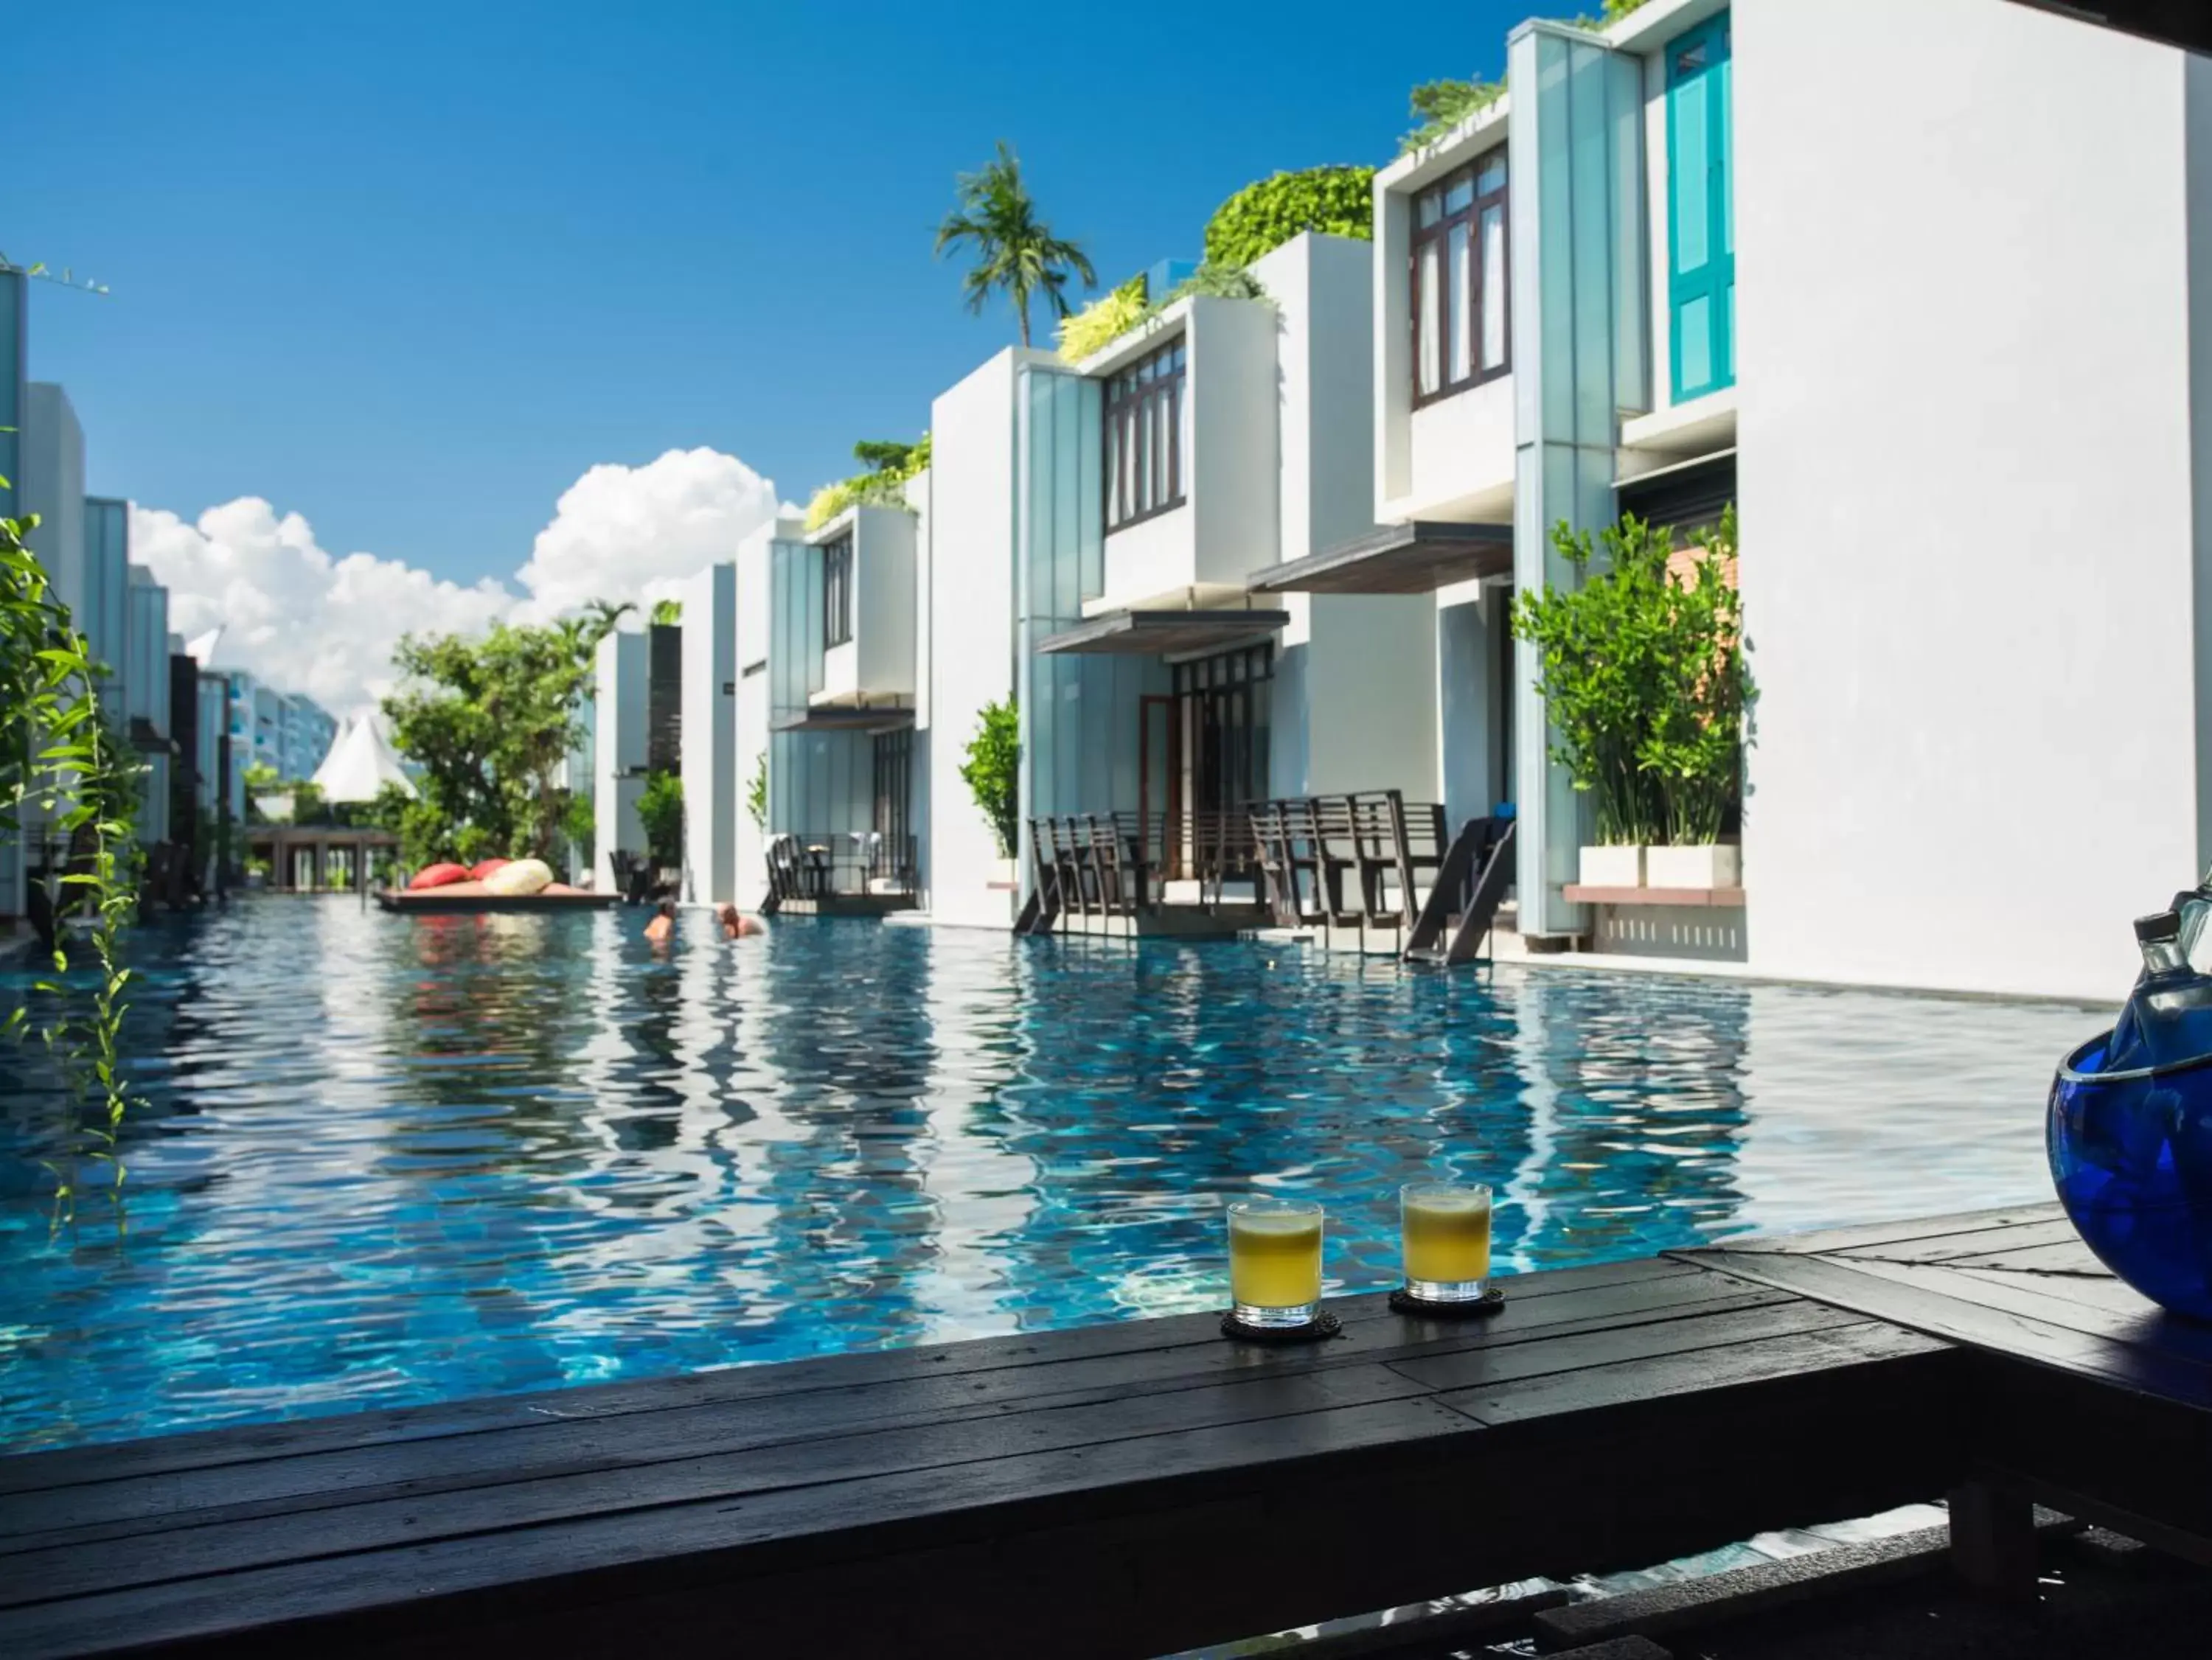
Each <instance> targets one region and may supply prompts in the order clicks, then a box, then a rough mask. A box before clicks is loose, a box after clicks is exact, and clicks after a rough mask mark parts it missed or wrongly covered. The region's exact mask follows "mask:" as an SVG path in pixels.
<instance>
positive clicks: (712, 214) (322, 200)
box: [0, 0, 1527, 582]
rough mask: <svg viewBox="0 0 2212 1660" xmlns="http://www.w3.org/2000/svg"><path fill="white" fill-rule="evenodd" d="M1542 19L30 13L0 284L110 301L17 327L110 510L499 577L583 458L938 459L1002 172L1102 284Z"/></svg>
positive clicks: (179, 9) (1004, 10) (761, 11)
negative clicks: (973, 190)
mask: <svg viewBox="0 0 2212 1660" xmlns="http://www.w3.org/2000/svg"><path fill="white" fill-rule="evenodd" d="M1526 9H1527V8H1526V7H1525V5H1522V4H1498V3H1474V4H1464V5H1457V6H1450V7H1438V8H1436V9H1415V10H1413V11H1410V12H1409V11H1404V10H1400V11H1395V12H1389V13H1374V14H1370V13H1364V12H1361V11H1359V10H1358V9H1346V8H1344V7H1341V6H1335V7H1322V6H1318V5H1286V6H1281V7H1278V8H1274V9H1265V8H1258V7H1253V6H1249V5H1243V6H1236V7H1226V6H1224V7H1218V8H1186V7H1168V8H1157V9H1152V10H1150V11H1149V12H1143V11H1139V12H1137V13H1128V12H1123V13H1121V14H1118V15H1116V14H1109V13H1101V12H1098V11H1097V10H1095V9H1085V10H1073V9H1071V10H1069V11H1067V12H1066V13H1065V14H1064V15H1054V14H1053V13H1052V12H1049V11H1047V10H1041V9H1038V8H1035V7H1022V8H1012V7H996V6H969V7H963V8H958V9H954V8H950V7H945V8H939V7H933V6H914V5H902V6H872V5H867V6H842V7H836V8H823V7H816V6H805V5H798V6H794V5H777V6H763V7H752V6H728V5H708V4H678V3H645V4H640V5H636V6H634V7H630V6H623V7H617V6H610V5H605V4H604V3H602V4H599V5H592V6H586V5H583V4H580V3H566V0H562V3H544V4H531V5H523V4H494V3H483V4H468V5H462V6H454V5H451V4H446V5H437V6H432V5H421V4H411V3H385V4H378V5H374V6H364V7H353V6H347V7H337V6H320V5H300V4H298V3H296V0H293V3H284V4H260V3H246V0H221V3H217V4H214V5H208V6H179V5H176V4H173V3H150V4H125V3H111V0H74V3H70V4H66V5H35V6H34V5H28V4H26V5H21V6H16V7H11V8H10V9H9V12H10V15H9V21H8V23H7V31H8V34H9V45H10V48H11V50H10V51H9V61H10V66H11V69H12V70H14V75H13V76H12V78H11V92H12V93H13V94H14V95H15V100H16V111H15V131H16V135H17V136H16V140H15V142H14V143H13V144H12V145H11V146H10V147H9V154H10V160H9V164H8V173H7V189H6V191H5V193H4V196H0V250H4V251H5V252H6V253H7V254H8V255H9V257H12V258H15V259H17V260H27V259H32V258H38V259H45V260H47V261H49V262H51V263H52V264H63V263H64V262H65V263H67V264H70V265H72V266H74V267H75V268H76V270H77V271H78V272H79V273H80V274H81V275H84V274H89V275H91V276H96V277H98V278H99V279H100V280H102V281H104V282H107V283H109V284H111V285H112V288H113V294H112V297H111V298H108V299H106V300H94V299H89V298H86V297H83V296H81V295H73V294H64V293H62V292H60V291H58V290H57V289H54V288H40V289H39V290H38V291H37V292H36V294H35V298H34V300H33V318H32V330H33V336H32V371H33V374H34V376H36V377H37V378H39V379H61V380H63V381H64V382H65V383H66V384H67V385H68V386H69V387H70V393H71V396H72V397H73V398H74V399H75V401H76V406H77V409H78V411H79V413H80V415H82V417H83V420H84V422H85V426H86V429H87V435H88V446H89V452H90V481H89V482H90V484H91V486H92V488H94V490H95V491H97V492H100V493H106V494H125V495H129V496H131V497H132V498H134V499H135V500H137V501H139V502H141V503H142V504H145V505H148V506H158V507H163V508H168V509H172V510H173V511H175V512H179V513H181V514H183V515H184V516H185V518H188V519H189V518H192V517H193V516H195V515H197V513H199V512H201V511H202V510H203V509H204V508H205V507H207V506H210V505H213V504H216V503H219V502H223V501H228V500H231V499H232V498H234V497H238V496H242V495H255V496H262V497H265V498H267V499H268V500H270V501H271V502H273V503H275V504H276V507H277V508H278V510H279V511H280V512H300V513H302V514H305V515H306V516H307V518H309V519H310V520H312V521H313V525H314V529H315V531H316V533H317V540H318V541H319V542H320V543H321V545H322V546H323V547H324V548H328V549H331V550H332V551H333V552H343V551H345V550H350V549H356V548H364V549H370V550H374V552H376V553H377V554H380V555H383V556H386V557H387V558H391V559H395V560H406V561H409V562H410V563H411V564H413V565H415V566H421V567H427V568H428V570H429V571H431V572H433V573H435V574H437V575H439V576H441V577H449V578H452V579H457V580H460V581H464V582H466V581H473V580H475V579H477V578H479V577H486V576H489V577H500V578H505V577H507V576H509V575H511V573H513V571H514V570H515V568H516V566H518V565H520V563H521V562H522V560H524V559H526V557H527V556H528V555H529V553H530V548H531V542H532V537H533V536H535V534H536V533H537V532H538V530H540V529H541V528H542V527H543V526H544V524H546V522H547V521H548V519H549V518H550V517H551V515H552V512H553V506H554V503H555V501H556V499H557V498H558V496H559V495H560V494H561V493H562V490H563V489H565V488H567V487H568V485H569V484H571V483H572V482H574V480H575V479H576V478H577V477H578V476H579V475H580V473H582V472H583V471H584V470H585V469H586V468H587V467H589V466H590V465H592V463H601V462H619V463H630V464H632V465H635V464H639V463H645V462H647V461H649V460H651V459H652V458H653V457H655V456H657V455H659V453H660V452H661V451H665V450H667V449H669V448H671V447H680V448H690V447H691V446H695V445H710V446H712V447H714V448H715V449H717V450H720V451H726V452H728V453H730V454H733V455H735V456H737V457H741V458H742V459H743V460H744V462H746V463H748V464H750V466H752V467H754V468H755V469H757V470H760V471H762V472H763V473H766V474H767V475H769V476H771V477H772V478H773V479H774V480H775V483H776V485H777V487H778V489H779V490H780V492H781V494H783V495H785V496H786V497H788V498H793V499H798V500H804V499H805V495H806V494H807V493H808V492H809V491H811V488H813V487H814V486H815V485H817V484H818V483H820V482H823V480H825V479H827V478H829V477H832V476H838V475H841V474H842V473H844V472H847V471H849V470H851V465H850V463H849V460H848V452H849V449H850V445H851V444H852V442H853V440H854V439H859V438H868V437H898V436H909V435H911V434H913V433H915V432H916V431H917V430H918V429H919V428H920V427H921V426H922V425H924V424H925V423H926V421H927V411H928V400H929V398H930V397H931V396H932V395H933V393H934V392H936V391H939V390H940V389H942V388H943V387H944V386H945V385H949V384H950V383H951V381H953V380H954V379H957V378H958V376H960V375H961V374H962V373H964V372H965V371H966V370H967V369H968V368H969V367H972V366H973V365H974V364H975V363H976V362H977V361H979V360H981V359H982V358H983V357H984V356H986V355H987V354H989V353H990V352H991V351H993V350H994V349H996V348H998V347H999V346H1000V344H1002V343H1004V342H1006V340H1008V339H1010V338H1011V336H1012V323H1011V318H1010V317H1009V316H1008V314H1006V312H1004V311H1003V310H998V311H994V312H991V313H989V314H987V316H985V317H984V318H981V319H976V318H971V317H969V315H968V314H967V313H966V312H964V311H963V309H962V308H961V306H960V303H959V298H958V294H957V280H958V278H957V269H956V268H955V267H954V266H952V265H951V264H939V263H938V262H936V261H934V260H933V257H932V256H931V251H930V241H931V234H932V232H933V227H934V226H935V223H936V221H938V219H939V217H940V216H941V215H943V213H944V212H945V209H946V208H947V207H948V206H949V205H950V203H951V191H952V182H953V175H954V174H955V173H957V171H959V170H961V169H963V168H967V167H974V166H975V165H977V164H978V163H980V162H981V161H982V160H983V159H984V158H985V157H987V155H988V154H989V152H990V148H991V145H992V142H993V141H994V140H995V139H997V138H1000V137H1002V136H1003V137H1005V138H1007V139H1009V140H1011V141H1012V142H1013V143H1014V144H1015V145H1016V146H1017V147H1018V148H1019V150H1020V151H1021V154H1022V156H1023V159H1024V163H1025V165H1026V167H1028V169H1029V172H1030V176H1031V179H1032V185H1033V188H1034V190H1035V191H1036V194H1037V197H1038V198H1039V202H1040V205H1041V207H1042V209H1043V211H1044V213H1045V215H1046V216H1047V217H1048V219H1049V220H1050V221H1052V223H1053V224H1054V227H1055V228H1056V229H1057V230H1059V231H1060V232H1061V233H1064V234H1068V235H1073V236H1075V237H1078V238H1079V239H1082V240H1083V241H1084V242H1085V245H1087V246H1088V248H1089V249H1090V251H1091V253H1092V255H1093V257H1094V258H1095V259H1096V261H1097V264H1098V267H1099V270H1100V273H1101V276H1102V277H1105V278H1108V279H1109V280H1111V279H1113V278H1115V277H1118V276H1121V275H1123V274H1126V273H1127V272H1128V271H1131V270H1135V269H1138V268H1139V267H1141V266H1142V265H1144V264H1148V263H1150V262H1151V261H1152V260H1153V259H1155V258H1157V257H1161V256H1163V255H1170V254H1172V255H1194V254H1195V252H1196V251H1197V248H1198V244H1199V239H1200V230H1201V228H1202V227H1203V225H1204V223H1205V221H1206V216H1207V215H1208V214H1210V213H1211V211H1212V209H1213V208H1214V207H1215V206H1216V204H1218V202H1219V201H1220V200H1221V199H1222V197H1225V196H1226V195H1228V194H1229V193H1230V192H1231V191H1233V190H1235V189H1236V188H1237V187H1238V186H1239V185H1243V184H1245V183H1246V182H1248V181H1249V180H1251V179H1255V178H1258V177H1261V176H1262V175H1264V174H1266V173H1269V172H1272V171H1274V170H1276V169H1278V168H1286V167H1305V166H1310V165H1312V164H1315V163H1319V162H1326V161H1362V160H1364V161H1383V160H1387V159H1388V158H1389V156H1390V155H1391V154H1393V152H1394V148H1395V140H1396V137H1397V136H1398V134H1399V133H1400V132H1401V131H1402V130H1404V128H1405V127H1406V126H1407V120H1406V116H1405V100H1406V94H1407V88H1409V87H1410V86H1411V85H1412V84H1413V83H1414V82H1416V81H1419V80H1425V79H1432V78H1435V77H1437V76H1447V75H1452V76H1463V75H1467V74H1469V73H1472V72H1477V71H1480V72H1481V73H1484V74H1486V75H1487V74H1494V73H1495V72H1496V71H1497V70H1498V67H1499V63H1500V60H1501V58H1502V56H1503V51H1504V35H1505V32H1506V29H1507V28H1508V27H1509V26H1510V23H1511V21H1514V20H1515V19H1516V18H1517V17H1518V16H1520V15H1523V13H1524V12H1525V10H1526ZM955 17H957V19H958V20H959V21H957V22H956V21H952V20H953V19H954V18H955ZM1109 18H1110V20H1111V21H1109ZM1370 18H1371V21H1372V22H1373V23H1374V24H1375V25H1376V27H1369V26H1368V24H1369V22H1370Z"/></svg>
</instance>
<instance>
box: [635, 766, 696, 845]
mask: <svg viewBox="0 0 2212 1660" xmlns="http://www.w3.org/2000/svg"><path fill="white" fill-rule="evenodd" d="M637 821H638V823H639V824H640V825H641V826H642V827H644V830H645V847H646V851H647V854H648V855H649V856H650V857H651V858H652V860H653V863H655V864H659V865H669V866H674V865H680V864H682V863H684V779H683V778H682V776H681V775H680V774H678V773H675V772H651V773H647V775H646V780H645V788H644V789H643V790H642V791H640V792H639V795H638V798H637Z"/></svg>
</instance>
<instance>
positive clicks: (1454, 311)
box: [1445, 224, 1474, 382]
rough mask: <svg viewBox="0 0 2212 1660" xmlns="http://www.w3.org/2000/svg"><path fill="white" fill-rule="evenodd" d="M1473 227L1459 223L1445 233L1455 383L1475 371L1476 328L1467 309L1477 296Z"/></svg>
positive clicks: (1453, 377)
mask: <svg viewBox="0 0 2212 1660" xmlns="http://www.w3.org/2000/svg"><path fill="white" fill-rule="evenodd" d="M1472 228H1473V227H1471V226H1468V225H1464V224H1461V225H1455V226H1453V227H1451V229H1450V230H1449V231H1448V232H1447V233H1445V240H1446V241H1447V242H1448V243H1449V250H1448V256H1447V257H1449V259H1450V261H1451V295H1450V300H1451V303H1450V305H1449V306H1448V307H1447V308H1446V312H1445V315H1446V319H1447V323H1448V326H1449V348H1450V349H1449V354H1448V355H1449V360H1450V363H1451V378H1452V379H1453V380H1454V381H1455V382H1458V381H1462V380H1465V379H1468V377H1469V376H1470V375H1472V374H1473V373H1474V330H1473V328H1472V327H1471V326H1470V323H1471V319H1470V318H1468V314H1467V309H1468V305H1469V303H1470V302H1471V301H1472V300H1473V299H1474V270H1473V266H1474V243H1473V239H1472V238H1471V237H1470V235H1469V232H1470V231H1471V230H1472Z"/></svg>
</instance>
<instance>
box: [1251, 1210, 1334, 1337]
mask: <svg viewBox="0 0 2212 1660" xmlns="http://www.w3.org/2000/svg"><path fill="white" fill-rule="evenodd" d="M1229 1300H1230V1301H1231V1303H1232V1304H1234V1305H1235V1306H1236V1316H1237V1320H1238V1322H1239V1323H1240V1324H1244V1325H1248V1326H1255V1327H1261V1328H1269V1329H1272V1328H1278V1327H1288V1326H1303V1325H1310V1324H1313V1322H1314V1319H1315V1318H1316V1316H1317V1315H1319V1313H1320V1312H1321V1207H1320V1206H1319V1205H1318V1204H1316V1203H1314V1202H1313V1201H1312V1200H1310V1199H1272V1198H1255V1199H1239V1200H1237V1201H1236V1202H1235V1203H1232V1204H1231V1206H1230V1207H1229Z"/></svg>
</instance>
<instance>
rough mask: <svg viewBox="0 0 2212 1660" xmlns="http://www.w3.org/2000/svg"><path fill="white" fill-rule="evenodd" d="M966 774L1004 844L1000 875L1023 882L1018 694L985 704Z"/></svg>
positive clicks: (1003, 880) (964, 768) (971, 743)
mask: <svg viewBox="0 0 2212 1660" xmlns="http://www.w3.org/2000/svg"><path fill="white" fill-rule="evenodd" d="M960 778H961V781H962V782H963V783H964V784H966V785H967V786H968V793H969V795H971V796H973V797H975V805H976V806H978V807H980V808H981V809H983V816H984V818H985V819H987V821H989V822H990V826H991V833H992V835H993V836H994V838H995V839H996V840H997V842H998V844H999V869H998V875H997V878H996V880H997V881H1000V883H1003V884H1011V883H1012V882H1014V881H1018V880H1019V877H1018V875H1017V873H1016V871H1015V869H1014V859H1015V855H1016V852H1017V851H1018V849H1019V848H1020V846H1021V824H1020V817H1021V787H1022V722H1021V714H1020V712H1019V711H1018V709H1017V707H1016V706H1015V702H1014V700H1013V699H1012V698H1011V697H1009V698H1007V699H1006V700H1005V701H1004V702H1001V703H989V704H986V705H984V706H983V708H982V710H981V712H980V715H979V718H978V724H977V726H976V729H975V736H974V737H972V738H970V739H969V740H968V751H967V757H966V759H965V760H963V761H962V762H961V763H960Z"/></svg>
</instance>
